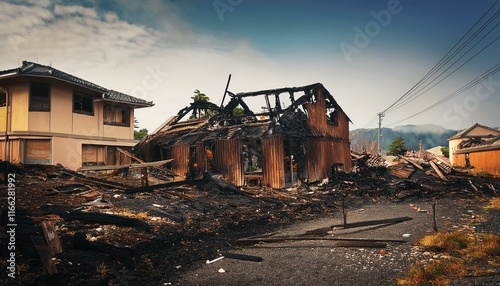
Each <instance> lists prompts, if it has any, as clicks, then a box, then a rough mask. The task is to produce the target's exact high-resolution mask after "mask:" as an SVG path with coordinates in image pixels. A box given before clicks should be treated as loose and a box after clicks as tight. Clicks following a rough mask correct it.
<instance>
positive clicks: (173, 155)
mask: <svg viewBox="0 0 500 286" xmlns="http://www.w3.org/2000/svg"><path fill="white" fill-rule="evenodd" d="M226 94H227V95H229V97H230V100H229V102H228V103H227V104H226V105H225V106H224V105H221V106H217V105H215V104H213V103H210V102H203V101H198V102H193V103H191V105H190V106H188V107H186V108H184V109H182V110H180V111H179V113H178V114H177V115H176V116H173V117H171V118H170V119H169V120H167V121H166V122H165V123H164V124H163V125H162V126H160V127H159V128H158V129H157V130H156V131H155V132H154V133H153V134H151V135H149V136H147V137H146V138H144V139H143V140H142V141H141V142H139V143H138V144H137V145H136V146H135V148H134V152H135V155H136V156H138V157H140V158H142V159H143V160H145V161H159V160H164V159H173V161H172V162H171V163H170V168H171V170H172V171H173V172H174V173H176V174H178V175H179V176H181V177H191V178H195V177H198V176H201V175H202V174H203V173H204V172H210V173H219V174H221V175H222V177H223V178H224V179H225V180H226V181H227V182H228V183H230V184H233V185H235V186H243V185H249V184H262V185H265V186H268V187H272V188H283V187H287V186H290V185H293V184H294V183H295V182H298V180H307V181H309V182H313V181H319V180H322V179H325V178H328V177H330V176H331V175H332V172H338V171H343V170H346V171H348V170H350V169H351V155H350V142H349V122H350V119H349V117H348V116H347V115H346V114H345V112H344V111H343V110H342V108H341V107H340V106H339V105H338V103H337V102H336V101H335V99H334V98H333V97H332V95H331V94H330V93H329V92H328V90H327V89H325V87H324V86H323V85H322V84H320V83H316V84H312V85H308V86H303V87H291V88H280V89H273V90H262V91H257V92H245V93H238V94H233V93H231V92H227V93H226ZM251 97H259V98H263V99H264V103H265V105H266V107H265V108H263V111H262V112H253V111H252V110H250V109H249V107H248V105H247V104H246V103H245V100H248V99H249V98H251ZM284 97H287V101H289V102H290V105H288V106H283V104H282V100H281V99H283V98H284ZM237 107H239V108H240V109H239V110H240V111H241V110H242V111H243V112H240V113H242V114H235V112H234V110H235V108H237ZM187 114H193V115H192V117H195V118H194V119H189V120H185V121H181V120H182V119H183V118H184V117H185V116H186V115H187ZM199 114H206V115H207V116H206V117H204V118H196V117H198V116H197V115H199Z"/></svg>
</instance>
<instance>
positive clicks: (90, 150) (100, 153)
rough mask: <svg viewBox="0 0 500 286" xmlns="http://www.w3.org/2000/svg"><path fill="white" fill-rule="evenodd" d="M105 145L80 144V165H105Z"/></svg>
mask: <svg viewBox="0 0 500 286" xmlns="http://www.w3.org/2000/svg"><path fill="white" fill-rule="evenodd" d="M105 161H106V146H99V145H87V144H83V145H82V166H101V165H105V163H104V162H105Z"/></svg>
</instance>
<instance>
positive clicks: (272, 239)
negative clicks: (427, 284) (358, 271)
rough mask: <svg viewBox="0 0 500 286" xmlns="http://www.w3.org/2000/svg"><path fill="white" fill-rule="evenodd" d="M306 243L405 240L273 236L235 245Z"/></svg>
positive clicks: (242, 241)
mask: <svg viewBox="0 0 500 286" xmlns="http://www.w3.org/2000/svg"><path fill="white" fill-rule="evenodd" d="M289 240H290V241H292V240H298V241H306V240H332V241H340V242H370V243H374V242H379V243H380V242H382V243H406V242H407V241H406V240H400V239H362V238H336V237H315V236H312V237H304V236H275V237H257V238H240V239H237V240H236V242H237V243H241V244H248V243H258V242H283V241H289Z"/></svg>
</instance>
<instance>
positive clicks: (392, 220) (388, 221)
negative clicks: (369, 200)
mask: <svg viewBox="0 0 500 286" xmlns="http://www.w3.org/2000/svg"><path fill="white" fill-rule="evenodd" d="M412 219H413V218H411V217H397V218H389V219H378V220H367V221H359V222H352V223H342V224H334V225H331V226H328V227H321V228H317V229H313V230H308V231H306V232H305V233H304V234H302V236H308V235H326V233H327V232H329V231H331V230H332V229H336V228H355V227H363V226H372V225H385V224H387V225H391V224H396V223H400V222H404V221H408V220H412Z"/></svg>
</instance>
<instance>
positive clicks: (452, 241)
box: [417, 231, 470, 255]
mask: <svg viewBox="0 0 500 286" xmlns="http://www.w3.org/2000/svg"><path fill="white" fill-rule="evenodd" d="M417 243H418V244H420V245H422V246H424V247H425V249H426V250H428V251H433V252H439V253H442V252H445V253H448V254H452V255H456V254H460V252H461V251H462V250H463V249H465V248H467V246H468V245H469V243H470V237H469V235H468V234H467V233H465V232H462V231H455V232H437V233H435V234H432V235H428V236H424V237H422V238H420V239H419V240H418V242H417Z"/></svg>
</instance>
